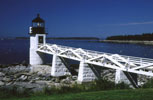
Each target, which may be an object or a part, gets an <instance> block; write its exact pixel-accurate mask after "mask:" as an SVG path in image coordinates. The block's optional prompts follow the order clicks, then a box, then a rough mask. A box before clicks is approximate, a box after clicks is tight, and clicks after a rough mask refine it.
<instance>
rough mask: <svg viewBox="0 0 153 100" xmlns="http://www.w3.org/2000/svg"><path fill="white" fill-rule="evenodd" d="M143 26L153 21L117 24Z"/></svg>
mask: <svg viewBox="0 0 153 100" xmlns="http://www.w3.org/2000/svg"><path fill="white" fill-rule="evenodd" d="M144 24H153V21H149V22H132V23H126V24H118V25H121V26H124V25H144Z"/></svg>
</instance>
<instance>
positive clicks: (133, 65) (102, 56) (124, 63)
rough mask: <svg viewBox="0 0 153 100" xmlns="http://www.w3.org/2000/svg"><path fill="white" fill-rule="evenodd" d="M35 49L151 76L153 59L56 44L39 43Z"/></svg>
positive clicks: (152, 73)
mask: <svg viewBox="0 0 153 100" xmlns="http://www.w3.org/2000/svg"><path fill="white" fill-rule="evenodd" d="M37 51H38V52H43V53H47V54H51V55H53V54H56V55H57V56H60V57H65V58H68V59H73V60H77V61H84V62H85V63H88V64H92V65H98V66H102V67H107V68H112V69H119V70H122V71H127V72H132V73H136V74H142V75H147V76H153V59H148V58H140V57H132V56H124V55H118V54H110V53H104V52H97V51H91V50H85V49H82V48H73V47H67V46H61V45H56V44H45V45H42V44H39V46H38V49H37Z"/></svg>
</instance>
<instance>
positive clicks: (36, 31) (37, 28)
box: [29, 14, 47, 65]
mask: <svg viewBox="0 0 153 100" xmlns="http://www.w3.org/2000/svg"><path fill="white" fill-rule="evenodd" d="M29 34H30V52H29V60H30V61H29V63H30V65H40V64H43V59H44V54H43V53H40V52H37V49H38V46H39V44H45V43H46V34H47V33H46V32H45V21H44V20H43V19H42V18H40V15H39V14H37V17H36V18H35V19H33V20H32V26H31V27H29Z"/></svg>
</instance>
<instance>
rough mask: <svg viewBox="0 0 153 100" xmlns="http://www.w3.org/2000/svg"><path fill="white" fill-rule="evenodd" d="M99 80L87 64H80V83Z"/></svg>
mask: <svg viewBox="0 0 153 100" xmlns="http://www.w3.org/2000/svg"><path fill="white" fill-rule="evenodd" d="M95 79H97V77H96V75H95V73H94V72H93V70H92V69H91V68H90V67H89V65H88V64H87V63H84V62H80V66H79V73H78V83H82V82H90V81H93V80H95Z"/></svg>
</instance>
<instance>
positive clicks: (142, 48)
mask: <svg viewBox="0 0 153 100" xmlns="http://www.w3.org/2000/svg"><path fill="white" fill-rule="evenodd" d="M47 43H52V44H58V45H64V46H71V47H77V48H83V49H88V50H95V51H101V52H107V53H113V54H121V55H128V56H136V57H145V58H152V59H153V46H149V45H140V44H116V43H98V42H91V41H88V40H47ZM47 61H48V62H51V59H50V58H49V59H47ZM23 62H24V63H29V40H16V39H14V40H13V39H12V40H0V64H14V63H23Z"/></svg>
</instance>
